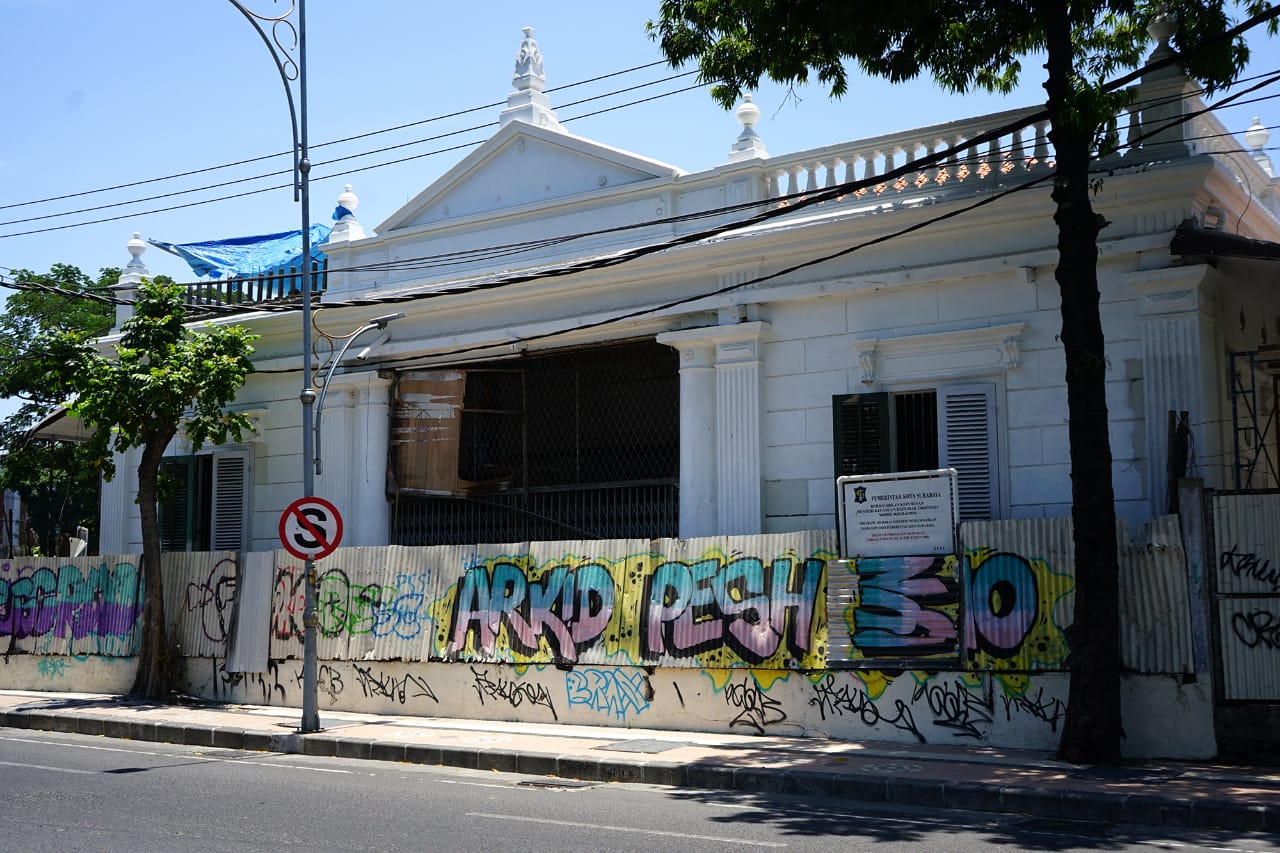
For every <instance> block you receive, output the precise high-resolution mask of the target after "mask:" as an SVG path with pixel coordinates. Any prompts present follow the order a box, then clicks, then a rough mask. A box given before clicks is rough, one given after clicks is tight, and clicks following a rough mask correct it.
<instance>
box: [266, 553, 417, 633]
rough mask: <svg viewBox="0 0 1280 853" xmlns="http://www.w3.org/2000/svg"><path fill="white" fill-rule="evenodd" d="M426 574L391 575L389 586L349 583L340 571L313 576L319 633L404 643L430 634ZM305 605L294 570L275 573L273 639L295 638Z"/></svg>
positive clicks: (300, 577) (299, 574) (301, 585)
mask: <svg viewBox="0 0 1280 853" xmlns="http://www.w3.org/2000/svg"><path fill="white" fill-rule="evenodd" d="M429 577H430V572H420V573H417V574H404V573H401V574H397V575H396V576H395V583H394V584H381V583H377V582H373V583H368V584H365V583H360V582H359V581H353V580H352V579H351V576H350V574H349V573H348V572H347V571H346V570H345V569H342V568H330V569H326V570H325V571H323V572H319V573H318V574H317V578H316V619H317V625H318V628H319V631H320V633H321V635H323V636H325V637H339V636H343V635H351V636H361V635H372V636H374V637H389V636H394V637H399V638H400V639H405V640H410V639H413V638H415V637H417V636H418V635H419V634H422V633H424V632H426V633H427V634H430V625H431V617H430V616H429V615H428V613H427V604H428V602H427V585H428V579H429ZM305 605H306V586H305V575H304V574H303V572H302V570H301V569H300V568H298V567H296V566H285V567H283V568H281V569H279V570H278V571H277V572H276V581H275V591H274V600H273V603H272V608H271V612H272V618H271V621H272V626H273V627H272V632H273V634H274V636H275V637H276V638H277V639H281V640H287V639H290V638H293V639H297V640H301V639H302V637H303V629H302V613H303V610H304V609H305Z"/></svg>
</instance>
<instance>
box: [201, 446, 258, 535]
mask: <svg viewBox="0 0 1280 853" xmlns="http://www.w3.org/2000/svg"><path fill="white" fill-rule="evenodd" d="M248 467H249V465H248V455H247V454H245V453H219V454H216V455H215V456H214V457H213V535H212V536H211V537H210V538H211V539H212V540H213V541H212V543H211V544H212V548H213V550H215V551H241V550H244V549H245V541H244V540H245V530H246V529H247V527H248V519H247V517H246V515H247V513H246V512H245V511H246V509H247V508H248V501H247V500H246V499H245V497H246V488H247V486H248V478H247V476H246V474H247V471H248Z"/></svg>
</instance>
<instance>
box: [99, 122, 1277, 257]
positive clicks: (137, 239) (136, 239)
mask: <svg viewBox="0 0 1280 853" xmlns="http://www.w3.org/2000/svg"><path fill="white" fill-rule="evenodd" d="M1255 121H1256V119H1255ZM124 247H125V248H126V249H128V250H129V254H130V255H131V256H132V257H130V259H129V263H128V265H127V266H125V269H126V270H128V271H129V272H131V273H137V274H138V275H146V274H147V265H146V264H144V263H143V262H142V253H143V252H145V251H146V250H147V244H146V241H145V240H143V239H142V232H140V231H134V232H133V239H132V240H130V241H129V242H128V243H125V244H124Z"/></svg>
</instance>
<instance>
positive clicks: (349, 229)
mask: <svg viewBox="0 0 1280 853" xmlns="http://www.w3.org/2000/svg"><path fill="white" fill-rule="evenodd" d="M359 208H360V199H359V198H357V197H356V194H355V193H353V192H352V191H351V184H345V185H344V186H343V188H342V195H340V196H338V206H337V207H336V208H334V210H333V219H334V222H335V223H336V224H335V225H334V226H333V230H332V231H330V232H329V242H330V243H339V242H342V241H345V240H362V239H364V238H365V237H366V236H368V235H366V234H365V233H364V228H363V227H361V225H360V223H359V222H357V221H356V211H357V210H358V209H359Z"/></svg>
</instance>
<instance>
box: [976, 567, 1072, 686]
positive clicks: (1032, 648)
mask: <svg viewBox="0 0 1280 853" xmlns="http://www.w3.org/2000/svg"><path fill="white" fill-rule="evenodd" d="M997 553H1000V552H998V551H997V550H996V549H994V548H986V547H984V548H978V549H975V550H972V551H966V552H965V557H966V559H967V560H968V561H969V565H970V566H971V567H972V569H977V568H979V567H980V566H981V565H982V564H983V563H985V562H986V561H987V560H988V559H990V558H991V557H993V556H994V555H996V554H997ZM1017 556H1019V558H1020V559H1022V560H1023V561H1024V562H1025V563H1026V564H1027V565H1028V566H1029V567H1030V569H1031V573H1032V576H1033V577H1034V578H1035V582H1036V595H1037V601H1036V618H1035V621H1034V622H1033V623H1032V626H1031V629H1030V630H1029V631H1028V632H1027V634H1026V637H1025V638H1024V639H1023V641H1022V645H1021V647H1020V648H1019V650H1018V652H1017V654H1015V655H1013V656H1012V657H1008V658H1001V657H997V656H995V655H992V654H990V653H988V652H984V651H982V650H981V649H978V648H976V647H971V648H970V650H969V658H968V667H969V668H970V669H974V670H988V671H990V672H992V673H993V674H994V675H996V676H998V677H999V680H1000V684H1001V685H1002V687H1003V688H1004V689H1005V690H1006V692H1007V693H1009V694H1010V695H1021V694H1022V693H1023V692H1024V691H1025V690H1026V687H1027V684H1028V681H1029V679H1028V676H1027V675H1026V674H1025V671H1027V670H1045V669H1057V668H1061V667H1062V666H1063V665H1064V664H1065V662H1066V659H1067V651H1068V648H1067V636H1066V633H1065V632H1064V630H1063V628H1064V627H1065V626H1063V625H1059V624H1058V621H1057V619H1058V616H1057V611H1058V608H1059V604H1060V603H1062V602H1063V601H1064V599H1065V598H1066V596H1067V595H1068V594H1069V593H1071V592H1073V591H1074V590H1075V585H1076V583H1075V578H1074V577H1073V576H1072V575H1071V574H1070V573H1069V572H1059V571H1055V570H1054V569H1053V567H1052V566H1050V565H1049V564H1048V562H1046V561H1045V560H1043V559H1040V558H1032V557H1024V556H1022V555H1017ZM966 580H967V579H966ZM966 606H972V604H971V603H970V604H967V605H966ZM966 642H968V643H971V644H972V643H974V642H975V641H974V638H973V637H967V638H966Z"/></svg>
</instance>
